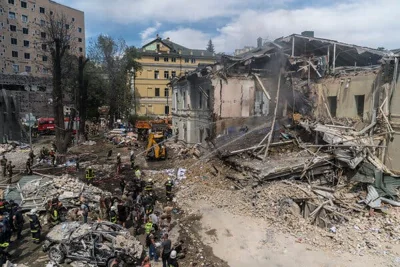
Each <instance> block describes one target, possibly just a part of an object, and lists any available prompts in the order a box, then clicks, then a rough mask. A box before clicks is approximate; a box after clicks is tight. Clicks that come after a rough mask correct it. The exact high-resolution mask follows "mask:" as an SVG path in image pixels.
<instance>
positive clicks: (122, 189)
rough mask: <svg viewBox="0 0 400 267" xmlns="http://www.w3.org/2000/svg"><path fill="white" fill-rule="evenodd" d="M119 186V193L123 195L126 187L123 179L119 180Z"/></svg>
mask: <svg viewBox="0 0 400 267" xmlns="http://www.w3.org/2000/svg"><path fill="white" fill-rule="evenodd" d="M119 186H120V188H121V192H122V194H123V193H124V190H125V186H126V183H125V180H124V178H121V181H120V182H119Z"/></svg>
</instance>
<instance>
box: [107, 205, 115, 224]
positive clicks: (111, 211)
mask: <svg viewBox="0 0 400 267" xmlns="http://www.w3.org/2000/svg"><path fill="white" fill-rule="evenodd" d="M116 211H117V207H115V206H111V209H110V214H109V217H110V222H112V223H117V212H116Z"/></svg>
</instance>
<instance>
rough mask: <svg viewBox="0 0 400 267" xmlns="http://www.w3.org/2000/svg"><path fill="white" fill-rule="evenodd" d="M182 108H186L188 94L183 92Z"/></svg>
mask: <svg viewBox="0 0 400 267" xmlns="http://www.w3.org/2000/svg"><path fill="white" fill-rule="evenodd" d="M182 108H183V109H185V108H186V92H183V96H182Z"/></svg>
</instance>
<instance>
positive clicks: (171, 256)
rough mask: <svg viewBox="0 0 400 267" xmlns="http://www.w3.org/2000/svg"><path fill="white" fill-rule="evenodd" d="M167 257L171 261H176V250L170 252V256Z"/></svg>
mask: <svg viewBox="0 0 400 267" xmlns="http://www.w3.org/2000/svg"><path fill="white" fill-rule="evenodd" d="M169 257H170V258H171V259H176V250H173V251H171V255H170V256H169Z"/></svg>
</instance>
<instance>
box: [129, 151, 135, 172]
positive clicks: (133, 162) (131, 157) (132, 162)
mask: <svg viewBox="0 0 400 267" xmlns="http://www.w3.org/2000/svg"><path fill="white" fill-rule="evenodd" d="M130 160H131V169H132V170H133V168H135V154H134V153H133V150H131V155H130Z"/></svg>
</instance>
